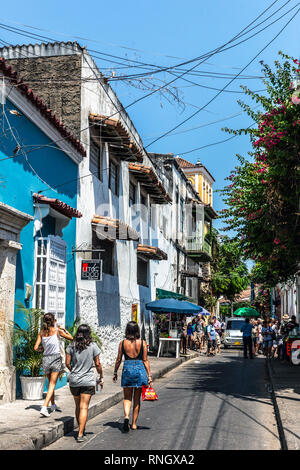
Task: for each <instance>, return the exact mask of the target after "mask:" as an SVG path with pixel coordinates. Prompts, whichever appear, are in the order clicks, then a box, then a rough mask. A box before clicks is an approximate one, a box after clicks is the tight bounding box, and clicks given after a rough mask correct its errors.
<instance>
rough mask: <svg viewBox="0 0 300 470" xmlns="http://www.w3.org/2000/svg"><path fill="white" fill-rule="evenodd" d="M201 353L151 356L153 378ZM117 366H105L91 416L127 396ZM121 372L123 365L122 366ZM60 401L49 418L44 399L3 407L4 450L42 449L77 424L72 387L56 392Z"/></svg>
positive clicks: (0, 434) (0, 421)
mask: <svg viewBox="0 0 300 470" xmlns="http://www.w3.org/2000/svg"><path fill="white" fill-rule="evenodd" d="M198 356H199V354H198V353H192V352H191V353H190V355H189V356H185V357H180V358H178V359H175V358H174V357H160V358H156V357H151V356H150V357H149V359H150V367H151V374H152V377H153V380H155V379H157V378H159V377H161V376H162V375H164V374H166V373H167V372H169V371H170V370H172V369H174V368H175V367H178V366H179V365H180V364H182V363H183V362H185V361H187V360H190V359H193V358H195V357H198ZM113 370H114V369H113V367H106V368H103V375H104V381H105V382H104V388H103V391H101V392H97V393H96V395H94V396H93V397H92V399H91V404H90V408H89V415H88V419H91V418H93V417H94V416H96V415H98V414H99V413H103V412H104V411H106V410H107V409H108V408H110V407H112V406H113V405H115V404H116V403H118V402H119V401H121V400H122V399H123V391H122V389H121V387H120V384H121V379H120V377H119V379H118V383H117V384H114V383H113V382H112V377H113ZM120 375H121V369H120ZM55 395H56V402H57V404H58V405H59V406H60V407H61V408H62V412H54V413H51V416H50V417H49V418H43V417H41V415H40V414H39V411H40V408H41V405H42V403H43V401H42V400H41V401H27V400H26V401H25V400H16V401H15V402H13V403H8V404H5V405H2V406H1V407H0V450H34V449H42V448H43V447H45V446H48V445H49V444H51V443H52V442H54V441H56V440H57V439H60V438H61V437H62V436H64V435H65V434H67V433H69V432H71V431H72V430H73V429H74V428H76V426H77V423H76V420H75V418H74V400H73V397H72V395H71V393H70V390H69V387H68V386H65V387H62V388H60V389H59V390H57V392H56V393H55Z"/></svg>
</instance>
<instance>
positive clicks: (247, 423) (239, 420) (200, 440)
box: [47, 351, 280, 450]
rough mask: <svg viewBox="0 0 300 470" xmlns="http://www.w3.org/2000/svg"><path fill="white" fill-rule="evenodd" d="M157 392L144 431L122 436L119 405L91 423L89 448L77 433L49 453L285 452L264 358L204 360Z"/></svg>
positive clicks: (233, 354)
mask: <svg viewBox="0 0 300 470" xmlns="http://www.w3.org/2000/svg"><path fill="white" fill-rule="evenodd" d="M155 389H156V391H157V393H158V396H159V401H157V402H154V403H151V402H148V403H143V404H142V408H141V414H140V419H139V426H140V429H139V430H137V431H130V432H129V433H128V434H122V432H121V428H122V422H123V410H122V403H119V404H118V405H115V406H114V407H113V408H111V409H110V410H108V411H106V412H105V413H103V414H101V415H99V416H97V417H95V418H94V419H92V420H91V421H89V422H88V424H87V431H88V435H87V438H88V440H87V441H86V442H85V443H83V444H78V443H77V442H76V441H75V439H74V435H75V436H76V434H77V433H76V432H75V433H72V434H70V435H67V436H65V437H63V438H61V439H60V440H59V441H57V442H56V443H54V444H52V445H51V446H49V447H47V450H52V449H53V450H54V449H57V450H58V449H61V450H62V449H78V450H81V449H82V450H92V449H94V450H96V449H103V450H116V449H118V450H133V449H147V450H161V449H163V450H196V449H200V450H203V449H233V450H234V449H235V450H236V449H249V450H250V449H251V450H256V449H257V450H258V449H265V450H266V449H271V450H279V449H280V442H279V438H278V433H277V426H276V421H275V415H274V412H273V406H272V402H271V399H270V394H269V392H268V381H267V376H266V368H265V359H264V358H263V357H259V358H256V359H254V360H250V359H246V360H245V359H243V357H242V352H241V351H223V352H222V353H221V354H220V355H219V356H217V357H216V358H206V357H202V356H201V357H200V358H199V360H198V359H195V360H193V361H190V362H189V363H187V364H184V365H182V366H180V367H179V368H177V369H176V370H174V371H172V372H170V373H168V374H167V375H166V376H164V377H163V378H162V379H159V380H157V381H156V382H155Z"/></svg>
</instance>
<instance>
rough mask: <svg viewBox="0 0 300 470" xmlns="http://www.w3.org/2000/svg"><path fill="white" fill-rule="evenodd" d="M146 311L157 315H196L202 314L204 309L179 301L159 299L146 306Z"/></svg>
mask: <svg viewBox="0 0 300 470" xmlns="http://www.w3.org/2000/svg"><path fill="white" fill-rule="evenodd" d="M146 309H147V310H151V311H152V312H156V313H182V314H185V315H194V314H195V313H196V314H198V313H201V310H202V307H199V306H198V305H195V304H192V303H191V302H186V301H184V300H177V299H172V298H171V299H159V300H154V301H153V302H149V303H148V304H146Z"/></svg>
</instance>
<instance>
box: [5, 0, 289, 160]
mask: <svg viewBox="0 0 300 470" xmlns="http://www.w3.org/2000/svg"><path fill="white" fill-rule="evenodd" d="M274 3H276V2H273V4H274ZM273 4H272V5H273ZM272 5H271V6H272ZM271 6H270V7H268V8H271ZM265 11H266V10H265ZM297 13H298V12H297ZM263 14H264V12H263V13H262V14H261V15H260V16H262V15H263ZM260 16H259V17H260ZM294 16H295V15H294ZM294 16H293V17H294ZM292 19H293V18H292ZM255 21H256V19H255V20H253V21H252V22H251V23H250V25H251V24H253V23H254V22H255ZM290 21H291V20H290ZM290 21H289V22H290ZM289 22H288V23H289ZM288 23H287V24H288ZM287 24H286V26H287ZM250 25H248V26H247V27H246V28H244V29H243V30H242V31H241V32H240V33H239V34H238V35H236V36H235V37H234V38H233V39H232V40H231V41H229V42H228V43H230V42H233V41H234V39H235V38H236V37H237V36H239V35H240V34H241V33H242V32H243V31H245V30H246V29H248V28H249V26H250ZM286 26H285V27H286ZM276 37H277V36H276ZM276 37H275V38H276ZM275 38H274V39H273V40H275ZM273 40H272V41H273ZM272 41H271V42H272ZM228 43H226V44H228ZM226 44H225V45H226ZM222 47H224V46H220V47H219V48H218V49H217V50H220V49H221V48H222ZM212 55H213V54H212ZM253 60H254V59H253ZM253 60H252V61H253ZM196 66H197V64H196ZM196 66H194V67H193V68H195V67H196ZM244 69H245V67H244ZM244 69H242V70H241V72H240V73H239V74H237V76H239V75H241V73H242V72H243V70H244ZM182 75H184V74H182ZM178 78H180V77H176V78H175V79H174V80H172V81H171V82H174V81H175V80H177V79H178ZM233 80H234V79H233ZM233 80H232V81H233ZM171 82H169V84H170V83H171ZM230 83H231V82H229V84H230ZM229 84H227V86H228V85H229ZM165 86H166V85H164V86H163V87H160V88H159V89H158V90H154V91H152V92H151V93H148V94H146V95H145V96H144V97H141V98H139V99H137V100H135V101H134V102H132V103H130V104H129V105H128V106H126V107H124V108H123V110H125V109H127V108H129V107H130V106H132V105H133V104H136V103H137V102H139V101H141V100H142V99H144V98H147V97H148V96H150V95H152V94H153V93H155V92H157V91H159V90H160V89H162V88H164V87H165ZM227 86H225V87H224V89H225V88H227ZM221 92H222V91H220V92H219V93H218V94H217V96H218V95H219V94H220V93H221ZM215 98H216V96H215V97H214V98H213V99H215ZM211 101H212V100H211ZM207 105H208V104H207ZM207 105H206V106H207ZM206 106H205V107H206ZM203 109H204V107H202V108H200V109H199V110H198V111H197V112H196V114H197V113H198V112H200V111H201V110H203ZM116 114H118V112H116V113H114V114H112V115H111V116H109V118H110V117H113V116H114V115H116ZM194 115H195V113H194ZM190 118H191V117H190ZM190 118H188V119H190ZM188 119H187V120H188ZM184 122H186V120H185V121H184ZM181 124H182V123H181ZM181 124H179V125H178V126H176V128H177V127H179V126H180V125H181ZM90 127H92V126H88V127H87V128H84V129H81V130H80V131H79V132H80V133H81V132H83V131H84V130H86V129H89V128H90ZM173 130H175V128H173V129H172V130H171V131H173ZM171 131H168V132H167V133H165V134H164V135H162V136H160V137H158V138H157V139H155V141H153V142H151V144H149V145H148V146H147V147H149V146H150V145H152V144H153V143H154V142H156V141H157V140H160V139H161V138H163V137H164V136H165V135H167V134H169V133H170V132H171ZM65 139H66V138H63V139H59V140H57V141H56V142H55V143H57V142H59V141H62V140H65ZM47 146H48V145H47V144H46V145H44V146H40V147H37V148H36V149H33V150H31V151H35V150H38V149H41V148H44V147H47ZM8 158H14V156H11V157H7V158H5V159H2V160H0V161H3V160H6V159H8Z"/></svg>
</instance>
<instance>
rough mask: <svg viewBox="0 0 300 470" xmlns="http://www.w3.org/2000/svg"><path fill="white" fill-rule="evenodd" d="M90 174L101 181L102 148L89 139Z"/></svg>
mask: <svg viewBox="0 0 300 470" xmlns="http://www.w3.org/2000/svg"><path fill="white" fill-rule="evenodd" d="M90 172H91V173H92V174H93V175H94V176H96V177H97V178H98V179H99V180H100V181H103V168H102V148H100V147H99V146H98V145H97V144H96V143H95V142H94V141H93V140H92V139H90Z"/></svg>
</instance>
